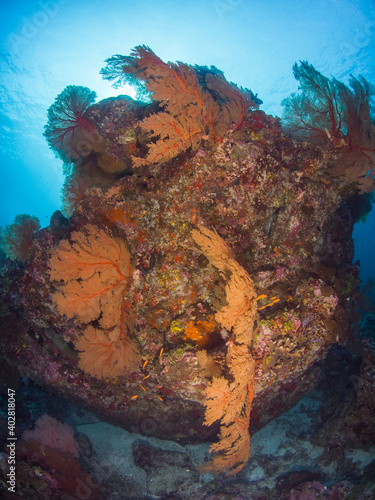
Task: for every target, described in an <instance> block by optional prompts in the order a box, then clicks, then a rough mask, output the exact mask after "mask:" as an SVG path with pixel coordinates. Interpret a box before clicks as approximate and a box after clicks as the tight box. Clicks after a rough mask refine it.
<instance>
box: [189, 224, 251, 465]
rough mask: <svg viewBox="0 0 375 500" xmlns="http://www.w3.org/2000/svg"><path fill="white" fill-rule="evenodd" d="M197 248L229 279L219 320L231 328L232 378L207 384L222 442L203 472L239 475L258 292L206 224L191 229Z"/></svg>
mask: <svg viewBox="0 0 375 500" xmlns="http://www.w3.org/2000/svg"><path fill="white" fill-rule="evenodd" d="M191 236H192V239H193V241H194V243H195V244H196V246H197V247H198V248H199V249H200V250H201V251H202V253H203V254H204V255H205V256H206V257H207V258H208V259H209V261H210V262H211V264H212V265H213V266H215V267H216V268H217V269H218V270H219V272H220V274H221V275H222V277H223V279H225V281H226V284H225V300H222V301H221V307H220V308H219V309H218V311H217V312H216V314H215V320H216V321H217V322H218V323H219V324H220V325H221V326H222V327H224V328H226V329H227V330H229V331H231V332H232V334H231V337H230V339H229V342H228V350H227V356H226V362H227V365H228V368H229V372H230V375H231V377H232V379H233V382H228V380H226V379H225V378H224V377H219V378H214V379H213V380H212V382H211V383H210V384H209V385H208V386H207V388H206V391H205V393H206V402H205V407H206V413H205V422H204V423H205V424H206V425H211V424H213V423H214V422H215V421H217V420H220V435H219V442H218V443H215V444H213V445H212V446H211V449H210V451H211V452H214V456H213V459H212V460H211V461H210V462H208V463H206V464H205V465H204V466H203V467H202V468H201V470H203V471H205V472H209V471H210V472H215V473H218V472H226V473H227V474H236V473H237V472H239V471H240V470H241V469H242V468H243V466H244V465H245V464H246V462H247V460H248V458H249V456H250V436H249V430H248V428H249V422H250V409H251V402H252V399H253V385H254V364H255V363H254V360H253V359H252V357H251V354H250V349H249V348H250V342H251V340H252V338H253V334H254V320H255V318H256V314H257V307H256V300H255V299H256V293H255V288H254V286H253V283H252V281H251V278H250V276H249V275H248V274H247V272H246V271H245V269H243V268H242V267H241V266H240V265H239V264H238V262H236V261H235V259H234V258H233V254H232V252H231V250H230V249H229V247H228V246H227V244H226V243H225V241H224V240H223V239H222V238H221V237H220V236H219V235H218V234H217V233H216V232H215V231H210V230H209V229H207V228H204V227H199V228H198V229H193V231H192V233H191Z"/></svg>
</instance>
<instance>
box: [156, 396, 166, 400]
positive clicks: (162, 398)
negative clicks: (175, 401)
mask: <svg viewBox="0 0 375 500" xmlns="http://www.w3.org/2000/svg"><path fill="white" fill-rule="evenodd" d="M156 397H157V398H159V399H160V401H164V399H163V398H161V397H160V396H156Z"/></svg>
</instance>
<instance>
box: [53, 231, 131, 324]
mask: <svg viewBox="0 0 375 500" xmlns="http://www.w3.org/2000/svg"><path fill="white" fill-rule="evenodd" d="M50 268H51V270H50V277H51V279H52V280H54V281H57V282H60V284H59V287H58V288H59V290H58V291H57V292H56V293H54V294H53V301H54V303H55V304H56V306H57V308H58V311H59V312H60V314H65V315H66V316H67V317H68V318H73V317H74V316H76V317H77V318H78V319H79V321H80V322H82V323H89V322H91V321H94V320H96V319H99V323H100V326H101V327H102V328H107V329H110V328H113V327H114V326H117V325H119V324H120V319H121V313H122V298H123V293H124V290H125V289H126V288H127V286H128V281H129V279H130V275H131V266H130V255H129V252H128V250H127V248H126V246H125V243H124V242H123V241H122V240H120V239H118V238H111V237H110V236H108V235H107V234H106V233H105V232H104V231H103V230H101V229H98V228H96V227H95V226H93V225H91V224H90V225H87V226H85V227H84V228H83V229H82V230H81V231H79V232H78V231H75V232H73V233H72V234H71V236H70V241H68V240H63V241H61V242H60V244H59V245H58V246H57V247H56V248H55V249H54V250H53V251H52V256H51V259H50Z"/></svg>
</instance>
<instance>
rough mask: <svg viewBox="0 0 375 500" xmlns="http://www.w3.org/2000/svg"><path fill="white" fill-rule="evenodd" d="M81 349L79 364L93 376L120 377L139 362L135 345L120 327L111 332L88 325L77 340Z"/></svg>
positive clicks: (133, 368) (76, 345)
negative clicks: (122, 332) (123, 333)
mask: <svg viewBox="0 0 375 500" xmlns="http://www.w3.org/2000/svg"><path fill="white" fill-rule="evenodd" d="M75 347H76V348H77V349H78V351H80V353H79V366H80V368H81V369H82V370H84V371H85V372H86V373H89V374H90V375H91V376H92V377H96V378H105V377H113V378H115V377H118V376H119V375H123V374H124V373H125V372H132V371H134V370H135V369H136V367H137V364H138V363H139V359H140V358H139V354H138V352H137V350H136V349H135V347H134V345H133V344H132V343H131V342H129V341H128V340H127V339H126V338H125V337H124V335H122V334H121V330H120V328H119V327H116V328H115V329H114V330H112V331H111V332H107V331H105V330H99V329H97V328H94V327H93V326H88V327H87V328H86V330H85V331H84V332H83V335H82V336H81V337H80V338H79V339H78V340H77V341H76V342H75Z"/></svg>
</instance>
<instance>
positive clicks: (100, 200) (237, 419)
mask: <svg viewBox="0 0 375 500" xmlns="http://www.w3.org/2000/svg"><path fill="white" fill-rule="evenodd" d="M307 70H308V71H309V72H310V73H311V74H313V75H315V76H314V78H316V79H318V75H316V74H315V73H312V71H313V70H312V69H311V68H310V67H308V68H307ZM307 70H306V71H307ZM310 73H309V74H310ZM103 75H104V77H105V78H108V79H111V80H115V81H117V83H119V84H120V83H123V82H133V83H136V85H137V86H138V89H139V91H140V92H141V93H142V95H143V97H145V96H146V94H148V98H149V101H148V103H145V102H140V101H132V100H131V99H130V98H126V97H125V96H119V97H118V98H113V99H107V100H105V101H101V102H100V103H97V104H92V105H90V104H91V101H90V99H89V100H88V101H87V102H86V104H85V106H83V107H82V108H80V111H79V116H80V117H81V118H79V120H78V119H76V116H75V115H74V116H73V118H72V120H73V125H71V124H70V125H69V126H68V127H66V124H64V127H65V128H64V130H65V129H66V130H68V129H69V128H70V126H72V127H73V129H72V130H70V131H69V132H67V133H66V134H65V132H63V138H65V139H67V138H68V139H69V141H71V140H73V135H74V134H76V133H78V132H77V130H78V129H80V128H83V129H84V130H86V131H87V130H89V136H90V137H89V139H90V138H95V141H94V140H93V141H91V139H90V140H89V142H90V141H91V142H90V144H91V146H90V148H91V149H90V148H89V149H90V151H89V150H88V149H86V150H85V151H83V150H81V151H80V152H79V154H78V155H77V157H75V158H73V159H72V161H71V171H70V173H69V176H68V177H67V184H66V188H65V200H66V205H65V209H66V210H65V212H66V214H68V213H69V214H71V217H70V219H69V220H67V219H65V218H64V217H63V216H62V214H61V213H56V214H54V216H53V220H51V224H50V226H49V227H47V228H45V229H42V230H40V231H38V232H36V234H35V235H34V237H33V239H32V243H31V251H30V257H29V259H28V261H27V262H26V264H25V266H24V268H17V272H15V271H14V268H12V265H13V266H14V265H15V264H14V263H13V264H11V263H9V262H8V261H5V263H4V265H3V268H2V270H1V272H2V277H3V280H2V281H3V284H2V286H1V289H0V294H1V300H2V301H3V303H4V304H5V307H4V314H3V315H2V316H1V317H0V323H1V327H2V331H3V332H4V333H3V334H2V336H1V337H0V343H1V353H2V357H3V358H4V359H6V360H7V363H8V364H10V365H12V366H14V367H16V368H17V369H19V370H20V371H21V372H22V373H23V374H24V375H27V376H28V377H31V378H32V379H33V380H34V381H35V382H37V383H38V384H40V385H42V386H44V387H47V388H48V389H49V390H51V391H56V392H59V393H61V394H64V396H65V397H67V398H70V399H72V400H73V401H77V402H79V403H80V404H83V405H85V406H88V407H90V408H91V409H92V410H93V411H95V412H97V413H98V414H99V415H100V416H102V417H103V418H105V419H106V420H107V421H109V422H112V423H114V424H116V425H120V426H122V427H123V428H125V429H129V430H131V431H132V432H139V433H141V434H144V435H148V436H156V437H158V438H161V439H173V440H176V441H179V442H180V443H193V442H200V441H203V440H207V439H212V437H213V436H215V435H218V441H217V442H215V443H214V444H213V445H212V448H211V451H212V452H213V455H212V457H211V460H210V461H208V462H207V463H206V464H205V465H203V466H202V468H201V471H206V472H207V471H209V472H218V473H224V474H237V473H238V472H239V471H241V470H242V469H243V468H244V466H245V464H246V463H247V461H248V458H249V455H250V435H249V427H250V431H251V432H254V431H256V430H257V429H260V428H261V427H263V426H264V425H266V424H267V423H268V422H269V421H270V420H272V419H273V418H275V417H276V416H277V415H280V414H281V413H283V412H285V411H286V410H288V409H289V408H291V407H292V406H293V405H294V404H295V403H296V402H297V401H298V399H299V398H300V397H301V396H303V395H304V394H306V393H307V392H308V391H310V390H311V389H312V388H313V387H315V386H316V384H317V382H318V380H319V376H320V373H321V362H322V360H323V359H324V358H325V356H326V355H327V352H328V351H329V350H330V348H331V347H332V345H334V344H341V345H345V344H346V342H347V339H348V336H349V335H352V334H353V325H354V324H355V308H356V300H357V298H358V285H359V280H358V271H359V270H358V267H357V266H355V265H353V264H352V259H353V242H352V238H351V234H352V229H353V224H354V223H355V222H356V220H358V218H360V217H361V215H363V213H362V212H361V209H359V208H358V207H359V205H360V203H361V200H362V197H361V195H359V194H358V191H359V190H363V189H364V188H363V184H361V181H360V180H359V178H358V172H359V171H360V170H358V169H356V174H355V176H354V177H353V178H351V180H349V174H348V175H346V174H345V176H344V177H345V178H343V176H342V175H341V174H339V175H338V173H337V171H336V170H335V168H333V166H334V165H335V164H336V162H337V161H338V154H339V152H338V151H339V150H338V148H339V146H337V145H335V144H333V142H332V141H331V140H328V139H329V138H328V137H327V134H326V137H327V141H325V140H324V141H323V142H318V143H315V142H314V141H313V142H314V143H311V142H306V141H305V142H302V141H300V140H295V139H294V138H292V137H291V136H290V135H285V134H284V133H283V132H282V129H281V126H280V121H279V120H278V119H276V118H273V117H271V116H267V115H266V114H265V113H264V112H262V111H260V110H258V109H256V108H257V105H258V104H259V100H258V99H257V98H256V96H254V94H252V93H251V92H250V91H246V90H244V89H240V88H238V87H236V86H235V85H233V84H230V83H228V82H227V81H226V80H225V78H224V76H223V74H222V73H221V72H220V71H219V70H217V69H216V68H203V67H199V66H197V67H192V66H189V65H186V64H183V63H164V62H163V61H161V60H160V59H159V58H158V57H157V56H156V55H155V54H154V53H153V52H152V51H151V49H149V48H148V47H144V46H141V47H136V49H135V50H134V51H133V53H132V55H130V56H114V57H113V58H111V59H110V60H108V62H107V67H106V68H105V69H104V70H103ZM301 78H302V77H301ZM319 78H320V77H319ZM318 81H319V82H321V83H320V85H321V87H322V88H323V87H324V85H325V86H327V88H331V87H330V85H333V84H332V82H331V83H329V84H328V83H327V80H325V79H324V78H323V79H319V80H318ZM356 82H359V87H358V88H357V87H355V90H354V91H353V92H354V93H352V94H350V95H351V97H350V96H349V97H348V99H352V101H353V100H354V101H355V100H356V99H357V97H358V96H362V97H358V99H359V101H358V102H361V103H362V104H363V105H364V106H365V103H366V102H367V101H366V99H367V96H368V93H367V94H366V88H367V87H366V85H365V83H364V82H363V81H362V80H358V81H357V80H356ZM115 83H116V82H115ZM335 85H336V86H337V85H338V84H336V83H335ZM353 85H354V86H355V85H356V84H355V82H354V81H353ZM324 88H325V87H324ZM335 88H336V87H335ZM337 88H340V89H341V87H337ZM361 89H362V90H363V91H364V94H363V92H362V91H361ZM362 94H363V95H362ZM87 95H88V96H89V97H90V95H91V94H89V93H88V94H87ZM340 95H341V96H343V95H344V90H342V89H341V94H340ZM356 96H357V97H356ZM354 101H353V102H354ZM332 102H333V101H332ZM335 102H336V101H335ZM87 106H88V107H87ZM337 106H338V105H337ZM345 109H346V108H345ZM335 116H336V115H335ZM348 116H349V115H345V117H346V118H345V119H346V120H347V121H346V122H345V123H346V125H345V127H346V128H345V130H349V128H350V130H351V131H353V130H354V129H355V126H354V121H355V120H356V119H357V120H360V116H359V115H358V114H357V115H351V118H350V120H352V121H351V122H350V123H351V125H350V126H349V121H348V120H349V117H348ZM361 116H362V115H361ZM335 119H336V118H335ZM361 119H362V118H361ZM82 120H84V123H83V122H82ZM342 123H343V122H342ZM88 124H90V125H88ZM324 126H326V125H325V123H324ZM343 126H344V125H341V128H340V131H339V127H338V125H337V126H336V128H335V130H336V131H337V136H339V135H340V134H341V135H340V137H337V138H340V139H343V140H345V141H346V139H347V141H348V142H345V144H346V145H345V147H344V148H342V149H340V154H345V152H346V153H348V155H349V156H350V155H351V151H349V149H348V148H350V147H352V149H353V148H354V142H352V143H351V144H352V146H350V144H349V138H350V140H351V141H353V140H354V139H353V137H354V135H353V134H354V132H350V133H349V132H348V134H347V136H346V137H341V136H342V134H343V133H344V132H343V131H344V129H343V128H342V127H343ZM74 127H76V128H74ZM358 127H359V125H358ZM331 132H332V131H331ZM331 132H329V134H330V135H331V137H333V132H332V133H331ZM335 133H336V132H335ZM345 133H346V132H345ZM64 134H65V135H64ZM323 135H324V134H323ZM86 139H87V138H86ZM357 146H358V148H356V151H357V153H358V152H359V153H358V154H357V156H356V161H358V162H359V163H360V164H361V167H360V168H368V161H369V158H371V157H370V156H368V155H370V152H366V151H365V149H367V145H366V148H365V146H364V144H363V142H361V141H359V142H358V144H357ZM64 147H65V146H64ZM354 149H355V148H354ZM64 151H65V150H64ZM75 151H77V148H75ZM367 153H368V154H367ZM371 154H372V153H371ZM363 162H364V164H365V165H366V166H365V167H364V166H363V164H362V163H363ZM346 169H347V167H345V171H346ZM68 184H69V186H68ZM366 189H367V188H366ZM361 206H363V205H361ZM366 374H367V372H366V371H364V372H363V376H362V378H365V379H366V377H367V375H366ZM366 380H367V379H366ZM359 383H360V382H359ZM366 384H367V381H366ZM366 387H367V385H366ZM366 390H369V389H366ZM363 411H365V410H363ZM348 418H350V419H351V418H352V416H351V415H350V416H349V417H348ZM310 479H311V478H310ZM310 479H309V478H308V479H306V482H309V483H311V481H313V480H312V479H311V480H310ZM318 486H319V485H317V484H315V483H312V486H311V488H315V487H318ZM309 487H310V486H309ZM319 487H320V486H319ZM295 495H297V492H296V493H295Z"/></svg>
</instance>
